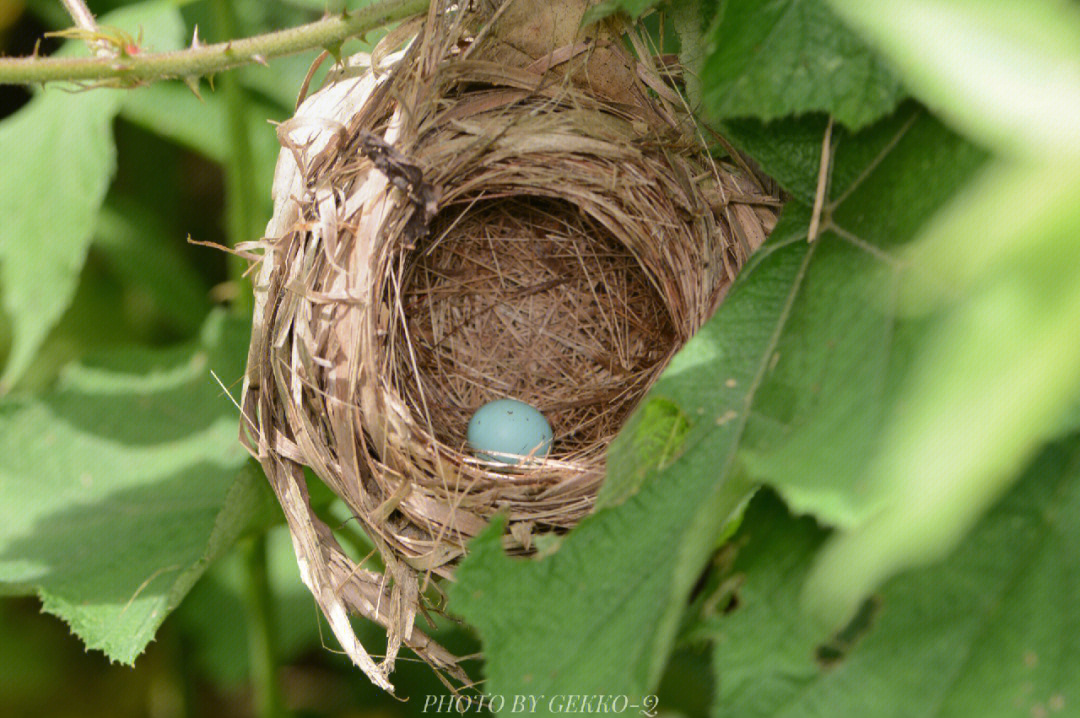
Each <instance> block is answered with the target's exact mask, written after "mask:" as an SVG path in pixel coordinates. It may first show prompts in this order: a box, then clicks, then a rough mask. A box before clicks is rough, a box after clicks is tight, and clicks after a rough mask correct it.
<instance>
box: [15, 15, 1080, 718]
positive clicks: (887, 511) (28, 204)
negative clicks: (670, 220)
mask: <svg viewBox="0 0 1080 718" xmlns="http://www.w3.org/2000/svg"><path fill="white" fill-rule="evenodd" d="M359 4H360V3H349V6H350V7H356V6H357V5H359ZM331 5H332V6H333V7H332V8H331V9H333V10H335V11H337V10H340V3H339V4H338V5H334V3H333V2H331ZM652 6H653V3H652V2H650V0H609V1H608V2H605V3H604V4H602V5H601V6H600V8H599V10H598V12H597V14H602V13H603V12H611V11H615V10H622V11H625V12H628V13H630V14H631V15H635V16H636V15H639V14H642V13H645V12H646V11H648V10H650V9H652ZM325 7H326V6H325V4H324V2H323V1H322V0H317V1H315V2H312V1H311V0H276V1H274V2H259V1H257V0H236V1H235V2H227V1H226V0H200V1H197V2H139V3H122V2H107V1H106V2H99V3H91V8H92V9H93V10H94V11H95V13H96V14H98V15H99V16H100V19H101V22H102V23H103V24H104V25H109V26H116V27H120V28H123V29H125V30H127V31H128V32H130V33H131V34H132V35H133V36H134V35H136V34H137V32H138V31H139V29H141V31H142V40H141V44H142V47H143V48H145V49H147V50H167V49H172V48H178V47H182V46H185V45H188V44H189V43H190V42H191V37H192V33H193V30H194V27H195V26H196V25H197V26H198V28H199V34H200V37H201V38H203V39H204V40H206V41H213V40H223V39H228V38H236V37H242V36H248V35H253V34H258V33H262V32H266V31H268V30H272V29H278V28H283V27H291V26H294V25H297V24H299V23H301V22H306V21H310V20H312V19H315V18H317V17H318V16H320V15H321V13H322V11H323V10H324V9H325ZM659 7H660V9H662V10H663V11H664V12H663V14H662V15H661V14H657V13H653V14H652V15H650V16H649V17H648V19H647V22H649V23H651V25H650V27H651V28H652V30H653V32H654V34H655V36H656V39H657V42H658V43H664V44H665V45H666V46H667V49H671V50H673V51H675V50H677V51H679V52H681V54H682V57H683V60H684V62H686V63H687V64H688V66H689V67H690V68H691V70H692V74H691V79H690V81H689V82H688V87H687V90H688V93H689V98H690V101H691V102H692V103H693V104H694V105H695V107H697V108H699V110H700V112H701V116H702V117H703V119H704V120H705V121H706V122H707V123H708V124H710V125H711V126H712V127H713V128H714V129H716V130H717V131H719V132H721V133H722V134H723V135H725V136H726V137H728V138H729V139H730V140H731V141H732V142H733V143H734V144H735V145H737V146H738V147H739V148H741V149H742V150H744V151H745V152H747V153H748V154H749V155H750V156H751V157H752V158H753V159H754V160H755V161H757V162H758V163H759V164H760V165H761V166H762V167H763V168H764V169H765V170H766V171H767V172H768V173H769V174H771V175H772V176H774V177H775V178H776V179H777V180H778V181H779V182H780V183H781V184H782V185H783V186H784V188H785V189H786V190H787V191H788V192H789V193H790V195H791V202H790V203H789V204H788V206H787V207H786V209H785V211H784V214H783V216H782V217H781V220H780V223H779V225H778V227H777V229H776V231H775V232H774V233H773V236H772V237H771V238H770V240H769V242H768V243H767V245H766V246H765V247H764V248H763V249H762V250H761V251H760V252H759V253H758V254H757V255H755V257H754V258H753V259H752V261H751V263H750V264H749V265H748V266H747V267H746V268H745V270H744V272H743V274H742V275H741V277H740V280H739V282H738V284H737V285H736V287H735V288H734V289H733V290H732V292H731V293H730V295H729V297H728V299H727V301H726V302H725V303H724V305H723V306H722V307H721V309H720V311H719V312H718V313H717V315H716V317H715V318H714V319H713V320H712V321H711V322H710V323H709V324H708V325H707V326H706V327H705V328H704V329H703V330H702V332H701V333H700V334H699V335H698V336H697V337H696V338H695V339H694V340H692V341H691V343H690V344H688V345H687V347H686V348H685V349H684V350H683V351H682V352H681V353H680V354H679V356H678V357H676V359H675V361H674V362H673V363H672V365H671V367H670V368H669V369H668V371H667V372H666V373H665V374H664V376H663V377H662V378H661V380H660V382H659V383H658V385H657V386H656V387H655V389H654V390H653V391H652V392H651V394H650V396H649V398H648V399H647V400H646V401H645V402H644V404H643V405H642V407H641V408H640V410H639V411H638V412H637V413H636V414H635V416H634V417H633V418H632V419H631V421H630V422H629V424H628V425H627V427H626V428H625V429H624V431H623V432H622V434H621V435H620V437H619V439H617V441H616V443H615V444H614V446H613V447H612V450H611V458H610V469H609V478H608V482H607V483H606V484H605V488H604V493H603V494H602V496H601V506H602V508H601V510H600V511H599V512H598V513H597V514H596V515H595V516H593V517H591V518H590V519H588V520H587V521H585V522H584V523H583V524H582V525H581V526H580V527H579V528H578V529H576V530H575V531H574V532H573V533H571V534H570V535H569V536H568V537H567V538H566V539H565V540H564V541H563V542H562V545H561V546H560V547H559V550H558V551H557V552H556V553H554V554H553V555H551V556H549V557H548V558H546V559H545V560H543V561H539V562H518V561H511V560H510V559H508V558H507V557H505V556H504V555H503V554H502V553H501V550H500V549H499V547H498V541H497V530H496V529H493V530H492V531H490V532H488V533H487V534H485V535H484V536H481V537H480V538H479V539H478V540H477V542H476V544H475V546H474V551H473V553H472V555H471V556H470V558H469V559H468V560H467V561H466V562H465V564H464V565H463V566H462V567H461V569H460V572H459V582H458V583H457V584H456V585H455V586H454V587H453V589H452V590H451V595H450V607H451V610H452V611H454V612H455V613H456V614H457V615H459V616H461V617H462V618H463V619H464V623H463V624H454V623H451V622H446V624H445V625H443V626H442V627H441V629H440V631H439V634H440V637H441V638H442V639H443V640H445V641H446V642H447V643H448V644H450V645H451V646H452V647H453V648H454V649H456V650H459V651H461V652H464V653H469V652H473V651H476V650H479V648H480V647H481V646H482V648H483V650H484V652H485V654H486V663H485V664H484V666H483V672H484V674H485V675H486V676H487V678H488V682H487V683H485V684H484V686H483V689H484V690H485V691H487V692H489V693H499V694H504V695H510V694H514V693H530V694H546V695H552V694H557V693H604V694H609V695H610V694H620V693H625V694H630V695H631V696H634V695H636V696H641V695H645V694H651V693H657V694H659V696H660V706H661V708H662V709H663V710H665V711H669V712H670V713H672V714H683V715H714V716H728V715H730V716H751V717H752V716H781V715H782V716H825V715H830V716H832V715H858V716H868V717H870V718H873V717H875V716H908V715H940V716H973V715H978V716H999V715H1000V716H1006V715H1030V716H1035V717H1036V718H1038V716H1049V715H1055V714H1060V715H1067V714H1070V713H1075V711H1076V710H1077V706H1080V692H1078V691H1077V688H1076V686H1078V685H1080V610H1078V609H1077V608H1076V605H1075V601H1074V600H1073V597H1074V596H1076V595H1078V594H1080V552H1078V551H1080V550H1078V546H1080V520H1078V519H1077V516H1080V441H1078V439H1077V430H1078V429H1080V331H1077V327H1078V326H1080V281H1078V280H1077V269H1078V267H1080V241H1078V237H1080V6H1077V4H1076V3H1075V2H1072V1H1071V0H1033V1H1031V2H1028V3H1013V2H1008V1H1007V0H937V1H932V0H893V1H892V2H889V3H887V4H886V3H882V4H876V3H866V2H861V1H859V0H776V1H775V2H769V3H761V2H757V1H756V0H722V1H719V2H713V1H712V0H700V1H691V2H687V1H684V0H677V1H676V2H673V3H671V4H670V5H668V6H659ZM70 22H71V21H70V18H69V17H68V16H67V15H66V13H64V12H63V10H62V7H61V6H60V4H59V3H53V2H49V1H47V0H28V1H27V2H25V4H24V3H21V2H5V3H0V49H2V51H3V52H4V53H6V54H8V55H15V54H29V53H30V52H31V51H32V50H33V47H34V41H35V40H36V39H37V38H39V37H40V36H41V34H42V33H43V32H44V31H46V30H49V29H58V28H64V27H67V26H69V25H70ZM661 35H662V36H663V37H662V38H661ZM374 37H375V35H374V34H373V35H372V36H371V37H369V38H368V40H369V41H370V40H373V39H374ZM361 47H363V43H360V42H359V41H356V42H353V43H351V44H350V45H348V46H347V47H346V48H345V49H346V51H348V50H350V49H360V48H361ZM57 48H58V42H57V41H56V40H45V41H44V42H43V44H42V46H41V49H42V51H43V53H44V52H47V51H52V50H54V49H57ZM59 52H69V53H78V52H85V49H83V48H81V47H79V45H78V43H74V42H71V43H69V44H68V45H65V46H64V47H63V48H59ZM316 52H317V50H315V49H313V50H312V51H311V52H308V53H306V54H300V55H297V56H294V57H291V58H285V59H279V60H273V61H271V63H270V65H269V67H262V66H259V65H249V66H246V67H244V68H242V69H240V70H236V71H233V72H229V73H225V74H221V75H219V76H218V77H216V78H215V81H214V83H213V89H211V87H210V86H209V85H208V83H206V82H203V83H202V85H201V93H202V100H199V99H197V98H196V97H195V95H194V94H193V93H192V92H191V91H190V89H189V88H188V87H186V86H185V85H184V84H183V83H181V82H178V81H173V82H158V83H153V84H150V85H149V86H146V87H142V88H139V89H136V90H132V91H126V90H115V89H96V90H93V91H88V92H78V93H70V92H64V91H63V90H62V89H61V88H59V87H50V88H48V89H46V90H44V91H41V90H40V89H38V90H30V91H28V90H24V89H22V88H18V87H11V86H0V116H4V118H3V119H2V120H0V299H2V307H3V316H2V318H0V356H2V357H3V364H2V374H0V591H3V593H5V594H9V595H10V596H11V597H10V598H6V599H5V600H3V601H2V602H0V632H2V633H0V635H2V638H3V640H0V666H2V667H3V669H2V670H0V712H2V713H4V714H8V713H10V714H13V715H28V716H32V715H43V716H44V715H49V716H52V715H87V714H93V713H95V712H101V713H103V714H104V713H108V714H110V715H125V714H126V715H151V716H180V715H214V714H221V715H226V714H227V715H235V714H244V713H255V712H257V713H259V714H261V715H274V714H278V713H280V712H282V711H286V710H287V711H292V712H294V713H296V714H300V715H305V714H306V715H369V714H372V713H380V712H381V713H383V714H387V715H398V714H412V713H417V712H419V711H420V709H421V708H422V705H423V696H424V695H426V694H430V693H442V692H443V690H442V689H441V687H440V686H439V684H438V682H437V681H436V680H435V679H434V677H433V676H432V675H431V674H430V672H429V671H428V670H427V669H426V668H425V667H423V666H418V665H409V664H405V665H403V667H402V668H400V669H399V673H398V674H396V681H395V682H396V684H397V685H398V687H399V692H400V693H401V694H403V695H407V696H411V700H410V701H409V702H407V703H399V702H396V701H394V700H393V699H392V698H389V697H388V696H385V695H379V694H378V693H377V691H375V690H374V689H372V688H371V687H370V686H368V685H366V682H365V681H364V680H363V679H362V677H361V676H360V675H359V673H357V672H356V671H355V670H354V669H351V668H350V667H349V666H348V665H347V661H346V660H345V659H344V658H342V657H341V656H339V655H337V654H335V653H333V651H332V650H328V649H332V648H333V645H332V643H330V642H329V640H328V641H327V643H328V644H329V645H327V647H326V648H325V649H324V648H323V642H322V636H323V635H326V634H327V632H326V631H320V622H319V617H318V616H317V614H316V610H315V608H314V604H313V602H312V601H311V599H310V597H309V596H308V595H307V593H306V589H304V588H303V586H302V585H301V584H300V583H299V581H298V575H297V572H296V569H295V565H294V559H293V558H292V555H291V548H290V546H289V542H288V538H287V535H286V534H285V533H284V531H283V528H282V526H281V524H280V517H279V516H278V513H277V509H276V507H275V506H274V505H273V501H272V498H271V497H269V495H268V490H267V489H266V487H265V486H264V483H265V482H264V481H263V480H262V477H261V475H260V474H259V470H258V468H257V467H256V466H255V465H253V464H252V463H251V461H250V460H249V459H248V458H247V457H246V455H245V454H244V453H243V452H242V450H241V449H240V448H239V446H238V445H237V443H236V425H237V412H236V409H235V407H233V405H232V404H231V403H230V401H229V399H228V397H227V396H226V391H228V392H231V393H232V395H233V396H236V395H237V394H238V392H239V384H238V380H239V377H240V376H241V373H242V367H243V361H244V355H245V351H246V343H247V335H248V328H247V325H248V323H249V316H248V314H247V312H248V307H249V300H248V290H247V289H246V288H245V287H244V285H243V280H242V278H241V277H240V272H241V271H242V265H241V264H240V263H239V262H234V261H232V260H230V259H228V258H227V256H226V255H225V254H224V253H222V252H218V251H214V250H210V249H207V248H204V247H201V246H196V245H190V244H187V243H186V242H185V241H184V240H185V238H186V237H187V236H188V235H190V236H191V237H192V238H194V239H196V240H201V241H211V242H217V243H221V244H226V245H231V244H236V243H237V242H239V241H243V240H247V239H250V238H253V237H257V236H259V235H260V234H261V230H262V227H263V226H264V222H265V221H266V219H267V218H268V216H269V211H270V206H269V183H270V178H271V174H272V167H273V162H274V160H275V157H276V150H277V145H276V141H275V138H274V132H273V128H272V126H271V125H269V124H268V123H267V120H276V121H279V120H282V119H285V118H286V117H288V116H289V114H291V108H292V106H293V104H294V102H295V96H296V91H297V88H298V87H299V86H300V84H301V81H302V79H303V76H304V73H305V72H306V70H307V67H308V65H309V64H310V61H311V60H312V58H313V57H314V55H315V53H316ZM718 151H719V150H718ZM808 240H812V241H808ZM214 376H216V377H218V378H219V379H220V384H219V383H217V382H216V381H215V380H214V378H213V377H214ZM314 483H316V484H317V482H314ZM759 487H763V488H760V489H759ZM751 496H753V498H752V499H749V497H751ZM316 498H317V503H318V506H319V510H320V511H321V512H322V513H323V514H324V515H326V516H327V517H329V518H330V519H331V521H332V525H335V526H339V532H340V533H341V534H342V536H343V539H344V540H345V541H346V542H348V543H350V544H351V545H352V546H353V547H354V548H356V550H357V551H358V552H359V551H363V546H364V545H365V539H364V537H363V536H362V534H361V533H360V532H359V531H358V530H357V529H356V527H355V522H348V521H347V520H346V519H348V516H347V515H346V513H345V512H344V511H343V509H342V507H341V506H340V504H339V503H337V502H336V501H335V500H334V499H333V497H331V496H329V495H328V494H327V493H326V492H323V493H322V494H318V493H317V496H316ZM747 499H749V501H747ZM733 506H738V507H740V508H739V510H738V511H736V512H735V513H734V514H732V513H731V512H730V508H731V507H733ZM40 608H43V609H44V612H45V613H46V614H50V615H39V614H38V611H39V609H40ZM54 616H55V617H57V618H59V619H61V620H60V621H58V620H56V618H54ZM61 621H62V622H61ZM65 624H66V625H65ZM69 629H70V632H71V633H73V634H74V635H75V636H76V637H77V639H76V638H73V637H71V636H69V635H68V632H69ZM365 636H366V638H365V645H368V646H369V647H375V646H378V645H379V636H378V635H377V632H376V631H374V630H373V629H366V633H365ZM151 641H153V643H151ZM83 645H85V646H87V647H89V648H90V649H92V650H91V651H90V652H89V653H83V648H82V646H83ZM376 652H377V649H376ZM136 659H137V660H136ZM110 661H115V662H117V663H118V664H121V665H115V664H111V663H110ZM132 662H134V665H135V668H134V669H130V668H127V667H124V666H125V664H131V663H132ZM474 669H475V670H480V667H479V666H478V665H474ZM58 687H63V689H62V690H61V689H59V688H58Z"/></svg>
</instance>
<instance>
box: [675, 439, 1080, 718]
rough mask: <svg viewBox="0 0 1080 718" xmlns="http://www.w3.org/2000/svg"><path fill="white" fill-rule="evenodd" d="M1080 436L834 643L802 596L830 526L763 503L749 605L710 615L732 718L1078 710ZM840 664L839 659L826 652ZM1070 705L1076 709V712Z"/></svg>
mask: <svg viewBox="0 0 1080 718" xmlns="http://www.w3.org/2000/svg"><path fill="white" fill-rule="evenodd" d="M1078 513H1080V442H1078V441H1077V440H1075V439H1073V440H1071V441H1069V442H1065V443H1063V444H1061V445H1059V446H1056V447H1053V448H1051V449H1049V450H1047V451H1045V452H1044V453H1043V455H1042V456H1041V457H1040V458H1039V460H1038V461H1036V462H1035V464H1034V465H1033V466H1032V467H1031V468H1030V469H1029V470H1028V472H1027V473H1026V476H1025V477H1024V479H1023V480H1022V481H1021V482H1020V483H1019V484H1018V485H1017V486H1016V487H1015V488H1014V489H1013V490H1012V492H1011V493H1010V494H1009V495H1008V496H1007V497H1006V498H1005V499H1004V500H1003V501H1002V502H1001V503H1000V504H999V505H998V506H997V507H996V508H995V509H994V510H993V511H992V512H991V513H989V514H988V515H987V516H986V517H985V518H984V519H983V520H982V521H981V522H980V524H979V525H978V527H977V528H976V529H975V530H974V531H973V532H972V534H971V535H970V537H969V539H968V540H967V541H966V542H965V543H964V544H963V546H962V547H961V548H960V550H958V551H957V552H956V553H954V554H953V555H952V556H950V557H949V559H948V560H947V561H945V562H943V563H940V564H938V565H936V566H933V567H929V568H925V569H922V570H920V571H917V572H913V573H910V574H907V575H904V576H901V577H898V578H895V579H893V580H892V581H890V582H889V583H888V584H886V585H885V586H884V587H883V589H882V591H881V593H880V595H879V596H877V597H875V599H874V600H873V602H872V603H871V604H869V608H870V610H869V611H868V612H867V613H866V614H865V615H864V616H863V618H866V619H869V620H868V623H867V622H866V621H863V623H866V624H867V625H864V626H860V627H858V628H861V629H862V630H854V631H849V632H846V633H847V635H844V636H843V637H842V639H841V640H839V641H833V642H831V644H830V645H829V646H828V648H829V650H828V652H826V651H820V652H818V651H817V650H816V649H818V647H819V644H820V643H821V636H820V634H817V633H816V632H815V631H813V630H812V629H810V628H809V625H810V624H809V623H808V622H807V620H806V617H805V616H804V615H803V614H802V613H801V611H800V608H799V601H798V595H799V592H800V588H801V584H802V581H803V579H804V577H805V575H806V571H807V565H808V559H809V557H810V556H811V555H812V554H813V553H814V551H815V550H816V549H817V548H818V546H819V545H820V543H821V541H822V538H823V532H822V531H821V530H819V529H818V528H816V527H815V525H814V523H813V522H812V521H810V520H808V519H794V518H791V517H790V516H788V515H787V513H786V511H785V510H784V508H783V507H782V506H781V505H780V504H779V503H778V502H776V501H775V500H771V499H769V497H767V496H762V497H761V498H760V499H757V500H755V501H754V502H752V504H751V507H750V509H749V511H748V514H747V518H746V522H745V523H744V525H743V526H744V528H743V530H742V532H741V534H740V536H739V537H737V539H736V542H737V544H738V545H743V548H740V549H739V553H738V555H737V558H736V561H735V563H734V566H733V568H732V575H733V576H734V577H736V578H737V580H738V581H739V588H738V599H739V600H738V608H736V609H735V610H734V611H733V612H732V613H730V614H729V615H726V616H722V615H716V616H711V617H707V618H705V620H704V621H703V622H702V623H701V624H700V626H699V628H698V630H697V631H696V632H695V635H697V636H698V637H701V638H710V639H712V640H713V641H715V649H714V654H713V658H714V666H715V670H716V672H717V675H718V677H719V681H718V685H719V691H718V692H717V694H716V698H715V702H714V706H713V715H714V716H717V717H718V718H722V717H726V716H739V717H740V718H757V717H761V718H764V717H765V716H769V717H770V718H780V717H781V716H783V718H801V717H803V716H805V717H809V716H821V715H825V714H828V715H851V716H860V717H862V718H878V717H881V718H885V717H886V716H914V715H935V716H942V717H945V716H956V717H957V718H965V717H967V716H981V717H983V716H985V717H986V718H994V717H995V716H1003V717H1004V716H1014V715H1041V716H1050V715H1054V714H1060V715H1065V714H1067V713H1068V712H1069V711H1074V710H1075V706H1076V704H1077V702H1078V701H1080V692H1078V691H1077V688H1076V687H1077V686H1078V685H1080V611H1078V610H1077V607H1076V603H1075V601H1074V600H1073V598H1072V597H1073V596H1075V595H1076V594H1077V592H1078V591H1080V549H1078V547H1080V523H1078V522H1077V521H1076V520H1075V517H1076V516H1077V514H1078ZM826 658H827V659H828V660H827V662H826V661H823V660H822V659H826ZM1063 710H1065V711H1066V713H1062V712H1061V711H1063Z"/></svg>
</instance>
